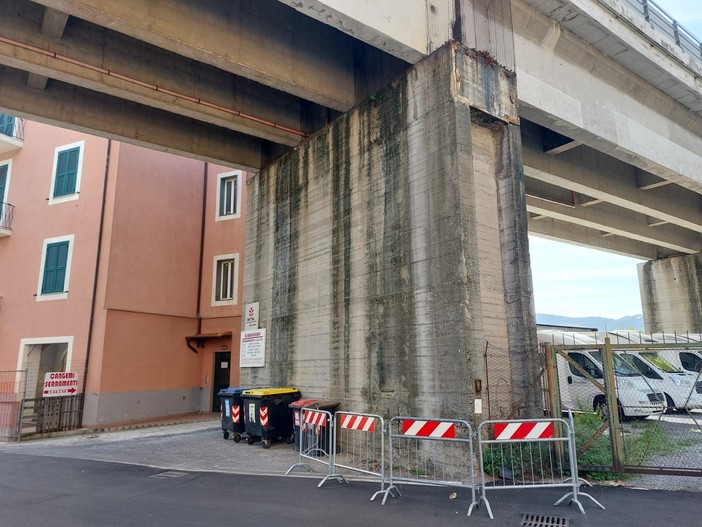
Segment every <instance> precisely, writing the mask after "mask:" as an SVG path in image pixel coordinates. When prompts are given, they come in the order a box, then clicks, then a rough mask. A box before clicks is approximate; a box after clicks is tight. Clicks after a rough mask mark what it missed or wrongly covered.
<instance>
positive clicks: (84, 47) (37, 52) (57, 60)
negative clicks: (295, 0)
mask: <svg viewBox="0 0 702 527" xmlns="http://www.w3.org/2000/svg"><path fill="white" fill-rule="evenodd" d="M41 11H42V8H41V7H40V6H37V5H35V4H33V3H31V2H28V1H26V0H25V1H22V0H12V1H9V2H4V3H3V5H2V7H0V35H2V39H1V40H0V63H2V64H5V65H7V66H11V67H13V68H16V69H22V70H25V71H28V72H29V73H30V74H31V75H30V85H31V86H32V87H35V88H41V89H43V87H44V86H45V85H46V84H45V83H44V84H43V85H41V84H40V83H38V80H39V79H37V77H50V78H54V79H58V80H61V81H63V82H66V83H69V84H75V85H77V86H82V87H84V88H88V89H91V90H95V91H102V92H104V93H107V94H109V95H112V96H114V97H119V98H123V99H126V100H129V101H132V102H138V103H140V104H144V105H148V106H153V107H155V108H159V109H162V110H167V111H170V112H174V113H178V114H181V115H184V116H187V117H191V118H193V119H199V120H201V121H207V122H210V123H212V124H215V125H217V126H221V127H223V128H229V129H231V130H235V131H238V132H242V133H246V134H249V135H252V136H254V137H259V138H261V139H266V140H268V141H273V142H276V143H280V144H284V145H287V146H294V145H297V144H299V142H300V141H301V140H302V138H303V137H304V136H305V135H307V133H306V132H304V131H302V130H300V128H301V123H300V115H301V112H302V101H301V100H300V99H299V98H297V97H294V96H291V95H288V94H285V93H281V92H278V91H276V90H272V89H270V88H267V87H265V86H261V85H259V84H256V83H254V82H251V81H248V80H246V79H241V78H238V77H236V76H235V75H232V74H230V73H227V72H224V71H222V70H219V69H217V68H214V67H211V66H206V65H204V64H198V63H196V62H195V61H193V60H190V59H186V58H184V57H181V56H178V55H175V54H173V53H170V52H167V51H165V50H162V49H160V48H155V47H152V46H148V45H145V44H143V43H139V42H137V41H135V40H133V39H131V38H129V37H125V36H124V35H121V34H119V33H115V32H113V31H110V30H107V29H104V28H97V27H95V26H93V25H92V24H88V23H86V22H83V21H80V20H77V21H75V23H72V24H71V27H70V30H69V31H68V32H67V33H66V34H65V35H64V37H63V38H62V39H61V40H60V41H58V40H56V39H54V38H50V37H48V36H46V35H44V34H43V33H42V32H40V31H38V28H39V26H40V25H41V26H43V24H44V22H43V20H42V16H41ZM11 12H15V13H20V14H21V15H22V16H17V17H11V16H9V14H10V13H11ZM6 15H8V16H6ZM44 19H45V17H44Z"/></svg>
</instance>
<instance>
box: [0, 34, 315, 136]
mask: <svg viewBox="0 0 702 527" xmlns="http://www.w3.org/2000/svg"><path fill="white" fill-rule="evenodd" d="M0 42H2V43H4V44H9V45H10V46H15V47H18V48H20V49H24V50H26V51H31V52H34V53H39V54H41V55H44V56H46V57H50V58H53V59H56V60H60V61H63V62H67V63H69V64H73V65H75V66H79V67H81V68H85V69H87V70H90V71H94V72H96V73H101V74H102V75H107V76H108V77H112V78H115V79H119V80H121V81H125V82H129V83H130V84H134V85H136V86H141V87H142V88H147V89H150V90H153V91H157V92H161V93H165V94H166V95H170V96H172V97H177V98H178V99H183V100H185V101H189V102H192V103H195V104H199V105H201V106H205V107H208V108H212V109H214V110H219V111H221V112H224V113H228V114H230V115H234V116H237V117H241V118H242V119H247V120H249V121H253V122H256V123H259V124H262V125H264V126H270V127H271V128H276V129H278V130H282V131H284V132H288V133H290V134H294V135H297V136H299V137H302V138H308V137H310V134H308V133H307V132H303V131H302V130H296V129H294V128H290V127H288V126H285V125H282V124H280V123H276V122H273V121H269V120H267V119H263V118H261V117H256V116H255V115H251V114H248V113H244V112H241V111H239V110H235V109H233V108H227V107H225V106H220V105H219V104H215V103H213V102H209V101H204V100H202V99H200V98H199V97H193V96H192V95H187V94H185V93H180V92H176V91H173V90H169V89H168V88H164V87H162V86H158V85H156V84H151V83H149V82H145V81H142V80H139V79H136V78H134V77H129V76H128V75H122V74H121V73H117V72H116V71H112V70H109V69H106V68H102V67H100V66H95V65H93V64H88V63H87V62H83V61H80V60H76V59H73V58H71V57H68V56H66V55H61V54H59V53H56V52H55V51H50V50H48V49H44V48H40V47H37V46H32V45H31V44H26V43H24V42H20V41H18V40H14V39H11V38H7V37H2V36H0Z"/></svg>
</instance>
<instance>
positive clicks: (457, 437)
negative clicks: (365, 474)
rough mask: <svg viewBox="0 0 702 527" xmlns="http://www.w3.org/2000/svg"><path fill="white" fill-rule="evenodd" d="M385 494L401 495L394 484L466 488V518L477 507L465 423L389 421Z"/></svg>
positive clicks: (470, 442)
mask: <svg viewBox="0 0 702 527" xmlns="http://www.w3.org/2000/svg"><path fill="white" fill-rule="evenodd" d="M388 450H389V461H388V462H389V465H388V466H389V470H388V472H389V481H388V487H387V489H386V490H385V492H384V494H385V496H384V497H383V504H384V503H385V500H386V499H387V497H388V494H389V495H391V496H394V494H393V492H397V494H398V495H402V493H401V492H400V489H398V488H397V486H396V483H398V482H407V483H414V484H420V485H436V486H453V487H464V488H469V489H470V491H471V502H470V505H469V507H468V515H469V516H470V513H471V512H472V510H473V508H474V507H476V506H478V501H477V500H476V492H475V463H474V456H473V431H472V429H471V426H470V424H468V423H467V422H466V421H461V420H454V419H432V420H428V419H421V418H417V417H393V418H392V419H391V420H390V424H389V426H388Z"/></svg>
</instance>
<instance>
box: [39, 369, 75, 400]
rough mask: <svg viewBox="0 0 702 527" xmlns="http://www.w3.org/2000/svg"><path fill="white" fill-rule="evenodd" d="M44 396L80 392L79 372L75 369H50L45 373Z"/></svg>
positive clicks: (58, 395) (59, 395)
mask: <svg viewBox="0 0 702 527" xmlns="http://www.w3.org/2000/svg"><path fill="white" fill-rule="evenodd" d="M41 393H42V396H43V397H61V396H66V395H75V394H76V393H78V374H77V373H76V372H74V371H50V372H47V373H46V374H44V389H43V390H42V391H41Z"/></svg>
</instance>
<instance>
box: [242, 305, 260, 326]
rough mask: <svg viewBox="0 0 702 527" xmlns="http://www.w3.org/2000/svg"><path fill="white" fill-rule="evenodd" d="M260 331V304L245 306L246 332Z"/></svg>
mask: <svg viewBox="0 0 702 527" xmlns="http://www.w3.org/2000/svg"><path fill="white" fill-rule="evenodd" d="M251 329H258V302H252V303H251V304H246V305H245V306H244V330H246V331H249V330H251Z"/></svg>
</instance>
